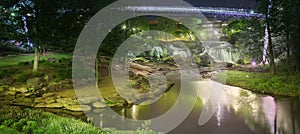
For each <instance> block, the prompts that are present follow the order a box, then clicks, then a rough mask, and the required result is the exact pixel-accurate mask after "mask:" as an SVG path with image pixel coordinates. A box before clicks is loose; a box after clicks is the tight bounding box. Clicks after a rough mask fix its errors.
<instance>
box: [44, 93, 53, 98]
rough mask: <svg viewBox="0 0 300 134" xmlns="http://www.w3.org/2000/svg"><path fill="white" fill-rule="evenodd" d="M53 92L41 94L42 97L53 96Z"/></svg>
mask: <svg viewBox="0 0 300 134" xmlns="http://www.w3.org/2000/svg"><path fill="white" fill-rule="evenodd" d="M54 95H55V94H54V93H45V94H43V95H42V96H43V97H44V98H46V97H51V96H54Z"/></svg>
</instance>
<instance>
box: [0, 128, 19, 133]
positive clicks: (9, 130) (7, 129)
mask: <svg viewBox="0 0 300 134" xmlns="http://www.w3.org/2000/svg"><path fill="white" fill-rule="evenodd" d="M0 132H1V133H2V134H20V132H19V131H17V130H15V129H12V128H9V127H6V126H0Z"/></svg>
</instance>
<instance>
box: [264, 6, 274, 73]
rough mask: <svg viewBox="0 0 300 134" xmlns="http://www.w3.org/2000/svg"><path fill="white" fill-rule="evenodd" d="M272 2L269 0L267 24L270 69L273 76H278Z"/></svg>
mask: <svg viewBox="0 0 300 134" xmlns="http://www.w3.org/2000/svg"><path fill="white" fill-rule="evenodd" d="M271 2H272V0H269V3H268V5H267V13H266V22H267V33H268V42H269V44H268V49H269V58H270V68H271V72H272V73H273V74H276V65H275V61H274V52H273V43H272V36H271V28H270V18H269V17H270V11H271V7H272V3H271Z"/></svg>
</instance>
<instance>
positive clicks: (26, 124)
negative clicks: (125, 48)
mask: <svg viewBox="0 0 300 134" xmlns="http://www.w3.org/2000/svg"><path fill="white" fill-rule="evenodd" d="M0 114H1V116H0V134H18V133H24V134H111V133H112V134H128V133H132V134H158V133H157V132H154V131H152V130H150V129H149V128H148V126H149V125H150V123H151V122H144V123H143V124H142V126H141V127H140V128H139V129H137V130H135V131H124V130H116V129H114V128H104V129H100V128H98V127H96V126H94V125H93V124H91V123H87V122H83V121H81V120H78V119H74V118H70V117H68V118H67V117H61V116H57V115H55V114H52V113H48V112H43V111H40V110H32V109H24V110H21V109H20V108H17V107H9V106H5V107H0Z"/></svg>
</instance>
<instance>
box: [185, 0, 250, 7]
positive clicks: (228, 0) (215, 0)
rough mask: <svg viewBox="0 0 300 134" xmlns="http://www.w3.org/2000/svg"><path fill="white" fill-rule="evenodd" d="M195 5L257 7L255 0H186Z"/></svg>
mask: <svg viewBox="0 0 300 134" xmlns="http://www.w3.org/2000/svg"><path fill="white" fill-rule="evenodd" d="M184 1H186V2H188V3H190V4H191V5H193V6H209V7H230V8H245V9H253V8H255V0H184Z"/></svg>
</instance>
